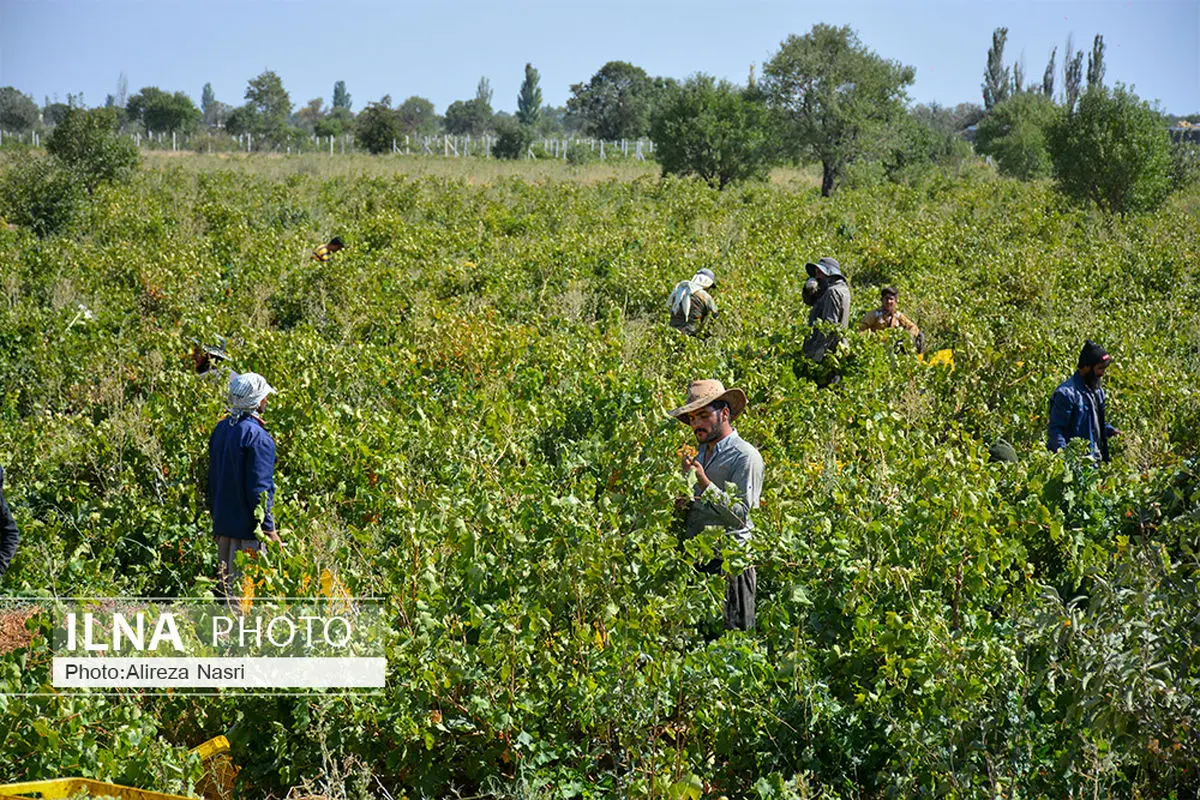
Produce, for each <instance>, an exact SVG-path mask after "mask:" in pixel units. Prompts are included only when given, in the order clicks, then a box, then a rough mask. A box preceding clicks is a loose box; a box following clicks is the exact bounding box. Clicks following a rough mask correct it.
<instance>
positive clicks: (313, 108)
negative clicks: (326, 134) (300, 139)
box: [296, 97, 325, 131]
mask: <svg viewBox="0 0 1200 800" xmlns="http://www.w3.org/2000/svg"><path fill="white" fill-rule="evenodd" d="M324 107H325V100H324V99H323V98H320V97H314V98H313V99H311V100H309V101H308V102H307V103H305V104H304V105H303V106H302V107H301V108H300V110H299V111H297V112H296V122H297V123H298V124H299V125H300V126H302V127H303V128H305V129H306V130H309V131H315V129H316V127H317V124H318V123H320V122H321V120H322V119H324V118H325V111H324Z"/></svg>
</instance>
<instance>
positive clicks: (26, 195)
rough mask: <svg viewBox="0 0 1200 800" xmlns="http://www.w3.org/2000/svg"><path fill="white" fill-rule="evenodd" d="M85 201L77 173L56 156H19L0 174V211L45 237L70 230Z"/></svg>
mask: <svg viewBox="0 0 1200 800" xmlns="http://www.w3.org/2000/svg"><path fill="white" fill-rule="evenodd" d="M86 200H87V196H86V193H85V192H84V188H83V184H82V183H81V181H80V179H79V177H78V175H77V174H76V173H75V171H74V170H72V169H71V168H69V167H68V166H66V165H65V164H63V162H62V161H61V160H60V159H58V158H55V157H54V156H48V157H45V158H33V157H28V156H22V157H18V158H17V159H16V160H15V161H14V163H13V164H12V166H11V167H9V169H8V171H7V172H5V173H4V175H3V176H0V213H2V214H3V215H4V217H5V218H6V219H7V220H8V221H9V222H12V223H15V224H17V225H23V226H25V227H27V228H29V229H30V230H32V231H33V232H34V233H36V234H37V235H38V236H40V237H43V238H44V237H46V236H51V235H53V234H55V233H59V232H61V231H63V230H65V229H67V228H68V227H69V226H70V225H71V222H72V221H73V220H74V219H75V216H76V215H77V214H78V213H79V210H80V208H82V207H83V204H84V202H86Z"/></svg>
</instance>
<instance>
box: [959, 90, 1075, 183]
mask: <svg viewBox="0 0 1200 800" xmlns="http://www.w3.org/2000/svg"><path fill="white" fill-rule="evenodd" d="M1060 115H1061V112H1060V109H1059V108H1058V106H1056V105H1054V102H1053V101H1052V100H1050V98H1048V97H1046V96H1045V95H1044V94H1041V93H1038V92H1021V93H1020V94H1015V95H1013V96H1012V97H1010V98H1008V99H1007V100H1004V101H1003V102H1001V103H999V104H997V105H996V106H995V107H994V108H992V111H991V113H990V114H988V115H987V116H986V117H984V118H983V121H982V122H980V123H979V127H978V128H977V129H976V131H975V149H976V150H977V151H978V152H980V153H982V154H983V155H988V156H991V157H992V158H994V159H996V164H997V166H998V167H999V168H1000V171H1001V172H1002V173H1004V174H1005V175H1009V176H1011V177H1014V178H1020V179H1021V180H1033V179H1035V178H1048V177H1050V175H1051V173H1052V171H1053V169H1052V165H1051V161H1050V149H1049V142H1048V136H1049V131H1050V127H1051V126H1052V125H1053V124H1054V123H1055V122H1057V120H1058V118H1059V116H1060Z"/></svg>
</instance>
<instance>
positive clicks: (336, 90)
mask: <svg viewBox="0 0 1200 800" xmlns="http://www.w3.org/2000/svg"><path fill="white" fill-rule="evenodd" d="M333 107H334V108H344V109H346V110H347V111H349V110H350V93H349V92H347V91H346V82H345V81H338V82H337V83H335V84H333Z"/></svg>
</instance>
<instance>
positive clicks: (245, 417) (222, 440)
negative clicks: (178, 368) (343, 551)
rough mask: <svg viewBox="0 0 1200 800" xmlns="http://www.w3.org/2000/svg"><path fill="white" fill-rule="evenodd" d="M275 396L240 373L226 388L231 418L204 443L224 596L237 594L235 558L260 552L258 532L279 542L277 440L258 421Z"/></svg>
mask: <svg viewBox="0 0 1200 800" xmlns="http://www.w3.org/2000/svg"><path fill="white" fill-rule="evenodd" d="M274 392H275V390H274V389H272V388H271V385H270V384H268V383H267V381H266V379H265V378H263V376H261V375H259V374H257V373H254V372H244V373H242V374H240V375H238V376H237V377H236V378H234V379H233V380H232V381H231V382H230V384H229V416H227V417H225V418H224V419H223V420H221V421H220V422H218V423H217V427H216V429H215V430H213V433H212V436H211V437H209V440H208V509H209V511H211V512H212V518H213V536H214V537H215V538H216V540H217V556H218V558H219V559H220V561H221V566H220V578H221V582H222V585H223V586H224V588H225V596H226V598H233V597H234V596H235V594H234V591H235V587H236V584H235V582H234V581H235V579H236V577H237V571H236V567H235V563H234V557H235V556H236V554H237V553H238V552H239V551H246V552H258V551H259V550H261V549H262V545H261V543H260V542H259V535H260V533H261V535H262V536H263V537H264V538H266V539H269V540H271V541H273V542H279V534H278V533H277V532H276V530H275V517H274V515H273V514H272V510H271V507H272V505H273V503H274V500H275V440H274V439H272V438H271V434H270V433H268V432H267V429H266V427H265V426H264V425H263V419H262V412H263V410H264V409H265V408H266V407H267V396H268V395H270V394H273V393H274ZM260 506H261V507H260ZM260 519H261V521H260Z"/></svg>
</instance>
